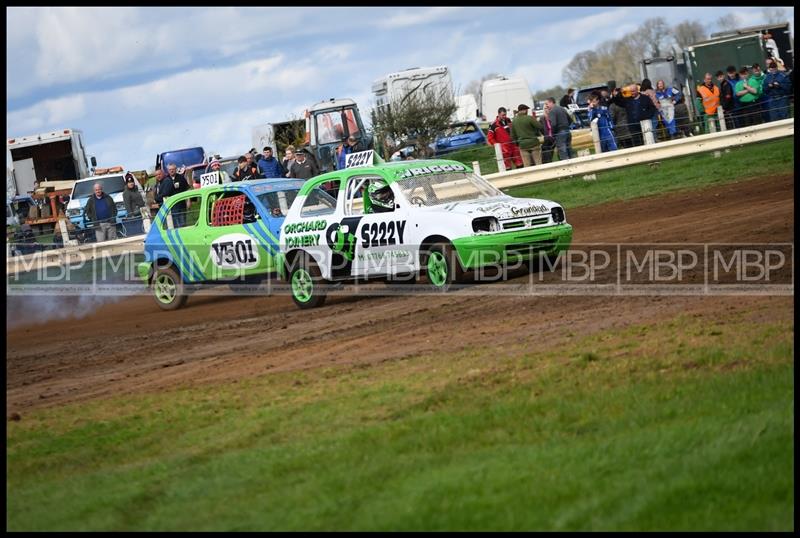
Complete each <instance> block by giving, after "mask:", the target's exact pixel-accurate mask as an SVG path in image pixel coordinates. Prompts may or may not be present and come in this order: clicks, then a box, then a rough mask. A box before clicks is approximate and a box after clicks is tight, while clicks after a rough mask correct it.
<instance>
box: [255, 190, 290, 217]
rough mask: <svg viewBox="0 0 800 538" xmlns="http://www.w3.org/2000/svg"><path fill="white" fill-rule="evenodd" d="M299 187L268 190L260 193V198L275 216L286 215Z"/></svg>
mask: <svg viewBox="0 0 800 538" xmlns="http://www.w3.org/2000/svg"><path fill="white" fill-rule="evenodd" d="M297 192H298V189H287V190H284V191H274V192H267V193H264V194H259V195H258V200H259V201H260V202H261V203H262V204H263V205H264V206H265V207H266V208H267V210H268V211H269V214H270V215H271V216H273V217H285V216H286V215H287V214H288V213H289V208H290V207H291V205H292V202H294V199H295V198H296V197H297Z"/></svg>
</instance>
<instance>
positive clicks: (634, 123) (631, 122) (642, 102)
mask: <svg viewBox="0 0 800 538" xmlns="http://www.w3.org/2000/svg"><path fill="white" fill-rule="evenodd" d="M629 91H630V95H631V96H630V97H624V96H623V94H622V92H620V93H618V94H617V95H616V97H614V99H613V102H615V103H617V104H618V105H620V106H622V107H623V108H625V113H626V115H627V116H628V131H629V132H630V134H631V141H632V142H633V145H634V146H641V145H643V144H644V139H643V138H642V125H641V123H640V122H641V121H642V120H651V118H652V117H653V116H654V115H655V114H656V107H655V105H653V101H652V99H650V98H649V97H648V96H646V95H642V94H641V93H639V86H638V85H636V84H631V85H630V87H629Z"/></svg>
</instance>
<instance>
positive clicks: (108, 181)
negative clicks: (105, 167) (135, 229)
mask: <svg viewBox="0 0 800 538" xmlns="http://www.w3.org/2000/svg"><path fill="white" fill-rule="evenodd" d="M125 174H126V172H117V173H114V174H105V175H102V176H90V177H87V178H84V179H79V180H78V181H76V182H75V186H73V187H72V195H71V196H70V197H69V203H68V204H67V217H69V220H71V221H72V223H73V224H75V226H77V227H78V228H81V229H83V228H85V227H86V223H85V222H84V207H85V206H86V202H88V201H89V197H90V196H93V195H94V184H95V183H101V184H102V185H103V192H104V193H106V194H108V195H109V196H111V199H112V200H114V204H116V206H117V223H119V222H121V221H122V219H123V218H124V217H125V216H126V215H127V211H126V210H125V203H124V202H123V201H122V193H123V192H125V189H126V188H127V187H125ZM136 189H137V190H138V191H139V194H140V195H141V196H142V199H145V198H144V190H143V189H142V186H141V185H139V182H138V181H137V182H136Z"/></svg>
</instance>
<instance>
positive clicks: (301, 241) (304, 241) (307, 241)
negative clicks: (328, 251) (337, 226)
mask: <svg viewBox="0 0 800 538" xmlns="http://www.w3.org/2000/svg"><path fill="white" fill-rule="evenodd" d="M317 245H319V234H306V235H298V236H296V237H287V238H286V246H287V247H288V248H294V247H316V246H317Z"/></svg>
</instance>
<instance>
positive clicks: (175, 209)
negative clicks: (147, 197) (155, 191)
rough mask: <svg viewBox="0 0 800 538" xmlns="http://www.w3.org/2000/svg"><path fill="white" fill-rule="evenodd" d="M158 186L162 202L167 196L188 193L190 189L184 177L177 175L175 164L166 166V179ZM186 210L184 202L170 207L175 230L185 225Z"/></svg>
mask: <svg viewBox="0 0 800 538" xmlns="http://www.w3.org/2000/svg"><path fill="white" fill-rule="evenodd" d="M159 185H160V186H161V191H160V193H159V194H160V195H161V199H162V201H163V199H164V198H166V197H168V196H172V195H173V194H178V193H181V192H185V191H188V190H189V189H190V188H191V187H189V182H188V181H186V177H184V175H183V174H179V173H178V167H177V166H176V165H175V163H169V164H168V165H167V177H165V178H164V180H163V181H161V183H160V184H159ZM186 209H187V208H186V202H185V201H181V202H178V203H176V204H175V205H174V206H172V209H171V210H170V212H171V213H172V224H173V226H174V227H175V228H182V227H183V226H184V224H185V223H186Z"/></svg>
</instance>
